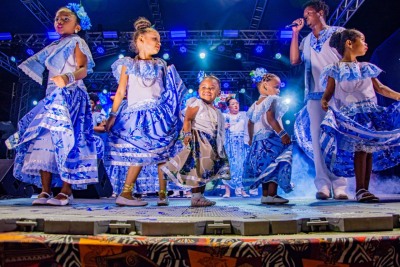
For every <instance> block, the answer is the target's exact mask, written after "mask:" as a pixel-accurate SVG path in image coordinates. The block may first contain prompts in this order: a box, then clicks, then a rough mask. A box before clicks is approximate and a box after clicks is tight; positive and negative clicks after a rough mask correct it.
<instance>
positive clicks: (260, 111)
mask: <svg viewBox="0 0 400 267" xmlns="http://www.w3.org/2000/svg"><path fill="white" fill-rule="evenodd" d="M274 102H275V103H276V105H275V118H276V119H277V121H280V119H281V117H282V116H283V115H284V114H285V112H286V111H287V110H288V106H287V105H285V104H284V103H283V101H282V98H281V97H279V96H268V97H267V99H265V100H264V101H263V102H261V103H260V104H258V105H257V104H256V103H254V104H253V105H252V106H251V107H250V109H249V110H248V111H247V116H248V117H249V119H250V120H251V121H252V122H253V123H254V124H255V125H256V124H261V125H263V128H262V129H260V130H258V131H257V132H256V133H255V134H254V136H253V141H252V144H251V147H250V151H249V153H248V155H247V157H246V160H245V163H244V175H243V177H244V178H243V184H244V185H245V186H246V187H250V189H255V188H258V186H259V185H260V184H262V183H267V182H274V183H276V184H278V186H279V187H280V188H282V190H283V191H284V192H286V193H288V192H290V191H292V189H293V186H292V184H291V174H292V151H293V145H292V144H290V145H284V144H282V142H281V138H279V136H278V135H277V134H276V133H275V132H274V131H273V130H272V128H271V127H270V126H269V125H268V122H267V121H264V120H265V114H266V112H267V111H268V110H270V108H271V105H272V104H273V103H274ZM255 131H256V130H255Z"/></svg>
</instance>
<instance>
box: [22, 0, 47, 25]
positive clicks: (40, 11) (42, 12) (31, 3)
mask: <svg viewBox="0 0 400 267" xmlns="http://www.w3.org/2000/svg"><path fill="white" fill-rule="evenodd" d="M20 1H21V3H22V4H24V5H25V6H26V8H27V9H29V11H30V12H31V13H32V14H33V15H34V16H35V17H36V18H37V19H38V20H39V21H40V23H42V24H43V26H44V27H45V28H46V29H47V30H50V29H52V28H53V17H52V16H51V15H50V13H49V12H48V11H47V10H46V9H45V8H44V6H43V5H42V3H40V1H39V0H20Z"/></svg>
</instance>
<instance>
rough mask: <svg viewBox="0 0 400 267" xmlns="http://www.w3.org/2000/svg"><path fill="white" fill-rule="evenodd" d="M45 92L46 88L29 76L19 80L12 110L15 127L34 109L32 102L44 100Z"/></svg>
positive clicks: (14, 89) (12, 102) (11, 116)
mask: <svg viewBox="0 0 400 267" xmlns="http://www.w3.org/2000/svg"><path fill="white" fill-rule="evenodd" d="M45 91H46V89H45V88H44V86H42V85H40V84H38V83H37V82H35V81H33V80H32V79H31V78H29V77H28V76H23V77H21V78H20V79H19V80H18V83H17V84H16V87H15V88H13V96H12V99H11V110H10V119H11V121H12V122H13V124H14V125H17V122H18V121H19V120H20V119H21V118H22V117H23V116H24V115H25V114H26V113H28V111H29V110H31V109H32V108H33V104H32V100H33V99H36V100H37V101H39V100H40V99H42V98H43V97H44V95H45Z"/></svg>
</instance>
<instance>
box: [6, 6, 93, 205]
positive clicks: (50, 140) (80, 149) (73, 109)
mask: <svg viewBox="0 0 400 267" xmlns="http://www.w3.org/2000/svg"><path fill="white" fill-rule="evenodd" d="M90 26H91V25H90V20H89V18H88V17H87V15H86V12H85V11H84V9H83V7H82V6H80V5H78V4H68V5H67V6H66V7H63V8H60V9H59V10H58V11H57V13H56V17H55V20H54V27H55V29H56V31H57V33H59V34H60V36H61V38H60V39H59V40H57V41H55V42H53V43H51V44H50V45H49V46H47V47H45V48H44V49H43V50H41V51H40V52H38V53H37V54H35V55H34V56H32V57H30V58H28V59H27V60H26V61H24V62H23V63H22V64H21V65H19V68H21V69H22V70H23V71H24V72H25V73H26V74H27V75H28V76H29V77H31V78H32V79H34V80H35V81H36V82H38V83H40V84H42V82H43V72H44V70H45V68H47V69H48V70H49V80H48V84H47V89H46V97H45V98H44V99H43V100H41V101H40V102H39V103H38V104H37V106H36V107H35V108H33V109H32V110H31V111H30V112H29V113H28V114H26V115H25V116H24V117H23V118H22V119H21V120H20V121H19V123H18V132H17V133H16V134H14V135H13V136H11V137H10V138H9V139H8V140H7V145H8V147H9V148H15V149H16V158H15V164H14V176H15V178H17V179H19V180H21V181H23V182H25V183H30V184H34V185H36V186H38V187H41V188H42V192H41V193H40V194H39V196H38V198H37V199H35V200H34V201H33V203H32V204H34V205H46V204H51V205H67V204H69V203H70V202H71V200H72V191H71V185H72V186H73V187H74V188H77V189H79V188H84V187H85V185H87V184H89V183H96V182H97V181H98V179H97V156H96V148H95V144H94V138H93V124H92V114H91V111H90V104H89V96H88V93H87V92H86V88H85V85H84V84H83V81H82V79H83V78H84V77H86V75H87V73H89V72H91V71H92V69H93V67H94V62H93V59H92V55H91V53H90V50H89V48H88V46H87V44H86V43H85V41H84V40H83V39H81V38H80V37H79V36H78V35H76V33H77V32H78V31H80V30H81V29H83V30H87V29H89V28H90ZM51 186H59V187H61V186H62V189H61V192H60V193H59V194H58V195H57V196H56V197H54V198H52V194H51Z"/></svg>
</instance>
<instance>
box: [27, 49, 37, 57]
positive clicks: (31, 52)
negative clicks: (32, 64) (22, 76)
mask: <svg viewBox="0 0 400 267" xmlns="http://www.w3.org/2000/svg"><path fill="white" fill-rule="evenodd" d="M25 52H26V54H27V55H28V56H33V55H34V54H35V51H33V49H32V48H27V49H26V50H25Z"/></svg>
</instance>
